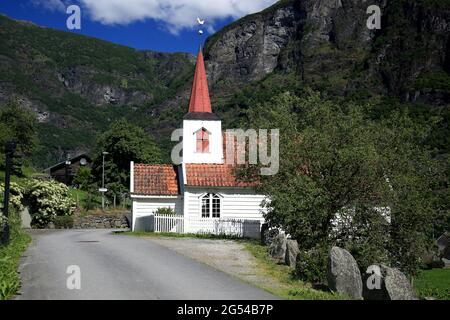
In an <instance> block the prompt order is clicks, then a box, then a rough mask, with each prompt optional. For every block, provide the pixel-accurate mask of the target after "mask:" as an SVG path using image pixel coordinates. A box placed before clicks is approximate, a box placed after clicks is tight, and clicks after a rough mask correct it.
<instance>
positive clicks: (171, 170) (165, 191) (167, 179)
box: [134, 164, 179, 196]
mask: <svg viewBox="0 0 450 320" xmlns="http://www.w3.org/2000/svg"><path fill="white" fill-rule="evenodd" d="M134 193H135V194H142V195H168V196H176V195H178V194H179V189H178V179H177V171H176V168H175V167H174V166H172V165H146V164H135V165H134Z"/></svg>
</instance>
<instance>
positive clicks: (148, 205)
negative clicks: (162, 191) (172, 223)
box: [132, 197, 183, 231]
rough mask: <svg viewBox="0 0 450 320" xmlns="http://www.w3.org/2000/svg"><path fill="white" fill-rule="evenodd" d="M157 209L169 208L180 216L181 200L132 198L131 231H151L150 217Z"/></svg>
mask: <svg viewBox="0 0 450 320" xmlns="http://www.w3.org/2000/svg"><path fill="white" fill-rule="evenodd" d="M159 208H171V209H173V210H175V212H176V213H177V214H180V215H182V214H183V201H182V198H181V197H176V198H175V197H173V198H133V209H132V210H133V231H153V230H152V229H153V225H152V224H153V219H152V216H153V215H154V214H155V212H156V210H158V209H159Z"/></svg>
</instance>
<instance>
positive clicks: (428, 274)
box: [414, 269, 450, 300]
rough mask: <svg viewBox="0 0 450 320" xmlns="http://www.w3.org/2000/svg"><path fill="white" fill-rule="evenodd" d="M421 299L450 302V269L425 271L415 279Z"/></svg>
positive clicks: (415, 285)
mask: <svg viewBox="0 0 450 320" xmlns="http://www.w3.org/2000/svg"><path fill="white" fill-rule="evenodd" d="M414 287H415V288H416V290H417V292H418V293H419V295H420V297H422V298H425V297H433V298H435V299H439V300H450V269H432V270H424V271H422V272H421V274H420V275H419V276H418V277H417V278H415V279H414Z"/></svg>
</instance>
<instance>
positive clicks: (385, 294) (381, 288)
mask: <svg viewBox="0 0 450 320" xmlns="http://www.w3.org/2000/svg"><path fill="white" fill-rule="evenodd" d="M363 296H364V299H366V300H417V296H416V294H415V292H414V289H413V288H412V286H411V284H410V282H409V280H408V278H406V276H405V275H404V274H403V273H402V272H401V271H400V270H398V269H396V268H391V267H388V266H385V265H372V266H369V268H368V269H367V271H366V273H365V275H364V292H363Z"/></svg>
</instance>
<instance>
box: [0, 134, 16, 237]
mask: <svg viewBox="0 0 450 320" xmlns="http://www.w3.org/2000/svg"><path fill="white" fill-rule="evenodd" d="M15 150H16V143H15V142H8V143H7V144H6V145H5V155H6V170H5V195H4V197H3V201H4V202H3V217H4V218H5V221H4V222H3V230H2V238H1V243H2V244H4V245H7V244H9V221H8V216H9V214H8V209H9V186H10V181H11V169H12V158H13V156H14V151H15Z"/></svg>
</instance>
